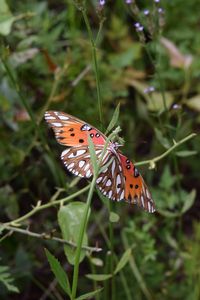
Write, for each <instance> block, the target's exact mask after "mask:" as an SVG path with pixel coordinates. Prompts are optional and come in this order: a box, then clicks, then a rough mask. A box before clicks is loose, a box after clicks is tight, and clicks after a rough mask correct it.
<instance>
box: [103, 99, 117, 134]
mask: <svg viewBox="0 0 200 300" xmlns="http://www.w3.org/2000/svg"><path fill="white" fill-rule="evenodd" d="M119 109H120V103H118V105H117V107H116V108H115V111H114V114H113V116H112V119H111V121H110V124H109V125H108V128H107V129H106V132H105V134H107V133H108V132H110V131H111V130H112V129H113V127H115V125H116V124H117V121H118V118H119Z"/></svg>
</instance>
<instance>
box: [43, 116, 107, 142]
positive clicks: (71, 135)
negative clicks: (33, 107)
mask: <svg viewBox="0 0 200 300" xmlns="http://www.w3.org/2000/svg"><path fill="white" fill-rule="evenodd" d="M44 118H45V120H46V121H47V123H48V124H49V125H50V126H51V128H52V129H53V131H54V133H55V137H56V139H57V141H58V142H59V143H60V144H61V145H65V146H74V147H79V146H87V145H88V135H90V137H91V138H92V141H93V143H94V145H104V144H105V141H106V137H105V135H104V134H103V133H101V132H100V131H99V130H97V129H96V128H94V127H92V126H91V125H89V124H87V123H85V122H84V121H81V120H79V119H78V118H75V117H73V116H71V115H69V114H66V113H63V112H58V111H46V112H45V115H44Z"/></svg>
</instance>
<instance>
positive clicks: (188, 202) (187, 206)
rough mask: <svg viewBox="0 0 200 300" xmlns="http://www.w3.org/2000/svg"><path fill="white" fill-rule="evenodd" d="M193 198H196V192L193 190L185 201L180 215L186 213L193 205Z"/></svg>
mask: <svg viewBox="0 0 200 300" xmlns="http://www.w3.org/2000/svg"><path fill="white" fill-rule="evenodd" d="M195 197H196V190H194V189H193V190H192V191H191V192H190V193H189V194H188V196H187V197H186V199H185V202H184V205H183V208H182V210H181V213H182V214H184V213H185V212H186V211H188V210H189V209H190V207H192V205H193V204H194V200H195Z"/></svg>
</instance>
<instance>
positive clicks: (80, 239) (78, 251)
mask: <svg viewBox="0 0 200 300" xmlns="http://www.w3.org/2000/svg"><path fill="white" fill-rule="evenodd" d="M95 185H96V176H94V177H93V179H92V182H91V185H90V190H89V193H88V197H87V202H86V208H85V211H84V215H83V219H82V221H81V225H80V231H79V237H78V243H77V249H76V254H75V264H74V273H73V283H72V295H71V300H74V299H75V298H76V291H77V284H78V273H79V261H80V256H81V247H82V242H83V236H84V233H85V230H86V225H87V221H88V213H89V208H90V203H91V200H92V195H93V192H94V188H95Z"/></svg>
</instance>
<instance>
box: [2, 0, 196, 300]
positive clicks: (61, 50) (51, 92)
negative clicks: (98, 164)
mask: <svg viewBox="0 0 200 300" xmlns="http://www.w3.org/2000/svg"><path fill="white" fill-rule="evenodd" d="M77 2H78V3H80V2H81V1H77ZM77 2H75V3H77ZM137 2H138V7H135V5H132V6H131V5H128V4H126V3H125V1H120V0H117V1H109V2H106V4H105V6H104V7H103V8H102V10H99V8H98V9H97V6H98V5H97V4H98V3H97V1H87V2H86V13H87V16H88V19H89V22H90V26H91V28H92V32H93V35H94V38H95V37H96V35H97V33H98V30H99V24H100V23H101V22H103V21H104V22H103V23H102V24H103V28H102V30H101V32H100V34H99V39H98V43H97V59H98V70H99V77H100V89H101V98H102V103H103V124H101V123H100V120H99V109H98V103H97V92H96V80H95V75H94V66H93V62H92V47H91V41H90V39H89V36H88V32H87V29H86V25H85V23H84V20H83V17H82V14H81V11H80V10H79V9H77V7H76V5H75V3H74V2H72V1H56V2H55V1H51V0H44V1H36V0H29V1H13V0H7V1H5V0H0V40H1V44H0V56H1V64H0V76H1V81H0V113H1V118H0V170H1V174H0V184H1V187H0V215H1V216H0V218H1V219H0V220H1V223H4V222H9V221H11V220H15V219H17V218H18V217H20V216H22V215H24V214H26V213H28V212H29V211H31V209H32V206H36V205H37V203H38V201H39V200H40V201H41V202H42V204H45V203H49V202H50V201H54V200H57V199H61V198H64V197H66V196H67V195H72V194H73V193H74V192H76V191H79V190H80V189H81V188H82V187H83V186H84V185H85V184H86V180H81V181H79V180H78V179H77V178H74V177H73V176H72V175H70V174H69V173H67V172H66V170H65V169H64V167H63V166H62V164H61V162H60V158H59V153H60V152H61V150H62V149H63V148H62V147H61V146H59V145H57V144H56V142H55V139H54V138H53V135H52V133H51V132H50V131H48V129H47V126H46V124H44V122H43V114H44V112H45V110H47V109H55V110H59V111H64V112H67V113H70V114H72V115H74V116H77V117H79V118H81V119H83V120H86V121H87V122H89V123H90V124H92V125H94V126H96V127H97V128H99V129H100V130H103V131H104V130H105V129H106V127H107V126H108V124H109V122H110V119H111V118H112V115H113V111H114V110H115V108H116V106H117V104H118V103H119V102H120V115H119V121H118V123H119V124H120V126H121V128H122V133H121V135H122V136H123V138H124V140H125V146H124V148H123V152H124V153H125V154H126V155H127V156H128V157H130V158H131V159H132V160H135V161H143V160H146V159H150V158H153V157H155V156H158V155H160V154H161V153H163V152H164V151H165V150H166V149H169V147H170V146H172V145H173V140H176V141H178V140H180V139H182V138H184V137H185V136H187V135H188V134H190V133H191V132H196V133H199V123H200V117H199V111H200V104H199V103H200V100H199V99H200V85H199V76H200V71H199V70H200V60H199V45H200V33H199V21H200V19H199V10H200V2H199V0H191V1H185V2H183V1H180V0H174V1H160V3H159V4H155V2H154V1H137ZM158 8H162V9H163V11H162V13H160V15H159V14H158V12H157V10H158ZM144 9H149V11H150V15H148V16H147V15H145V14H144ZM158 16H159V17H158ZM104 18H105V20H104ZM158 19H159V20H158ZM136 22H141V23H142V25H143V26H144V30H143V31H142V32H136V29H135V26H134V24H135V23H136ZM155 25H157V26H155ZM143 33H144V36H142V34H143ZM143 38H145V42H143ZM163 38H165V39H166V40H163ZM150 86H153V87H155V91H154V92H152V93H150V94H148V93H145V89H148V88H149V87H150ZM163 96H164V97H163ZM199 148H200V140H199V137H198V136H197V137H196V138H194V139H192V140H191V141H189V142H188V143H186V144H183V145H182V146H181V147H180V148H178V149H177V150H175V151H174V152H173V153H171V154H170V155H169V156H168V157H166V158H164V159H163V160H161V161H159V162H158V163H157V164H156V168H155V169H154V170H148V169H147V168H142V167H141V168H140V169H141V172H142V173H144V172H145V181H146V182H148V186H149V188H150V190H151V191H152V194H153V198H154V200H155V203H156V207H157V209H158V213H156V214H154V215H148V214H147V213H145V212H143V211H140V210H138V209H137V208H136V207H131V206H129V205H126V204H125V203H111V204H109V203H108V200H107V199H102V198H104V197H101V198H99V196H98V194H97V193H95V194H94V196H93V201H92V206H91V214H90V219H89V225H88V230H87V232H88V242H89V245H90V246H95V245H97V246H99V247H101V248H103V251H102V252H99V253H92V254H91V253H90V252H87V256H86V258H85V259H84V261H83V262H82V263H81V265H80V274H79V285H78V293H79V294H80V295H81V294H84V293H86V292H88V291H92V290H97V289H98V287H99V286H100V287H104V289H103V291H100V292H99V293H98V294H96V295H94V297H95V299H96V300H100V299H116V300H117V299H121V298H125V299H136V300H140V299H148V300H149V299H189V300H198V299H199V298H200V265H199V262H200V222H199V209H200V205H199V201H198V200H199V195H200V184H199V158H200V157H199ZM85 199H86V194H81V195H79V196H78V197H77V198H76V199H73V200H72V201H77V200H79V201H82V202H83V201H85ZM101 200H103V201H101ZM71 204H72V203H71ZM71 204H70V205H71ZM66 208H67V206H63V207H61V208H59V207H56V206H54V207H51V208H48V209H45V210H42V211H40V212H38V213H37V214H35V215H33V216H31V217H30V218H28V219H26V220H25V221H24V222H23V223H22V225H23V226H22V228H24V229H26V228H28V230H30V231H32V232H36V233H40V234H43V233H45V234H48V235H49V236H51V235H52V236H54V235H55V236H59V237H63V238H64V237H65V234H64V233H63V235H62V233H61V230H60V228H59V225H58V220H57V212H58V210H59V209H60V212H59V213H61V210H65V209H66ZM118 216H119V217H118ZM61 229H62V226H61ZM62 231H63V230H62ZM45 247H46V248H48V249H50V251H51V253H54V254H55V256H56V257H58V258H59V261H60V262H61V264H62V265H63V267H64V269H65V271H66V273H67V274H68V277H69V280H70V281H71V280H72V275H73V266H71V265H70V264H69V262H68V260H67V258H66V256H65V255H64V247H63V244H61V243H58V242H56V241H53V240H52V241H50V240H42V239H37V238H34V237H31V236H29V235H23V234H20V233H15V232H12V231H6V230H3V228H1V248H0V257H1V260H0V265H1V266H0V298H1V299H10V298H11V297H12V298H13V299H30V300H33V299H42V300H44V299H65V295H64V293H63V291H62V290H61V289H59V287H58V286H57V285H56V282H55V279H54V278H53V275H52V273H51V270H50V267H49V265H48V262H47V258H46V256H45V253H44V248H45ZM67 247H68V246H67ZM129 249H131V254H130V251H129ZM110 251H111V255H110ZM125 251H129V254H130V257H129V256H128V259H129V260H128V261H126V264H124V265H123V268H121V269H120V272H117V274H116V275H115V276H114V277H112V278H111V279H110V277H109V279H108V280H105V281H104V280H103V281H101V282H96V281H93V280H90V279H89V278H87V277H86V275H87V274H92V275H95V274H108V275H110V274H111V273H113V274H114V271H115V270H116V266H117V265H118V263H119V261H120V259H121V257H123V254H124V253H127V252H125ZM96 259H97V260H96ZM99 261H100V263H99ZM96 262H98V263H96ZM104 279H105V278H104ZM18 290H19V293H16V294H14V293H13V294H11V293H12V292H17V291H18Z"/></svg>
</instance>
